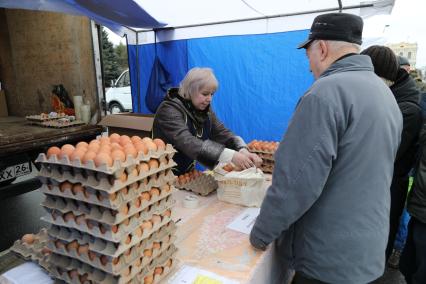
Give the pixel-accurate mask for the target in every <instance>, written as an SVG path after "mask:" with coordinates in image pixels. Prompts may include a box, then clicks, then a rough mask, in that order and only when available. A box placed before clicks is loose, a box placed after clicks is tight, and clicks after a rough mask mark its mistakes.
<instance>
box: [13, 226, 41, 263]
mask: <svg viewBox="0 0 426 284" xmlns="http://www.w3.org/2000/svg"><path fill="white" fill-rule="evenodd" d="M48 239H49V236H48V234H47V229H46V228H43V229H41V230H40V231H39V232H38V233H37V234H34V242H33V243H32V244H27V243H25V242H23V241H22V240H21V239H18V240H16V241H15V242H14V244H13V245H12V247H11V248H10V250H12V251H13V252H15V253H17V254H19V255H21V256H22V257H23V258H25V259H27V260H30V259H31V260H35V261H39V260H41V259H43V258H44V257H45V255H44V254H43V252H42V250H43V248H44V247H46V245H47V241H48Z"/></svg>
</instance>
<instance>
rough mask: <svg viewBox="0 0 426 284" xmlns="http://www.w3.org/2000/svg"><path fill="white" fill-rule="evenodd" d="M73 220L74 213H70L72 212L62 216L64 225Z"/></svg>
mask: <svg viewBox="0 0 426 284" xmlns="http://www.w3.org/2000/svg"><path fill="white" fill-rule="evenodd" d="M74 218H75V216H74V213H72V212H68V213H66V214H65V215H64V220H65V222H66V223H68V222H69V221H71V220H74Z"/></svg>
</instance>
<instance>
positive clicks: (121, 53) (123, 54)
mask: <svg viewBox="0 0 426 284" xmlns="http://www.w3.org/2000/svg"><path fill="white" fill-rule="evenodd" d="M115 53H116V54H117V58H118V66H119V67H118V68H119V69H120V73H121V72H123V71H124V70H126V69H129V62H128V60H127V46H126V45H124V44H123V43H121V42H120V44H119V45H117V46H116V47H115Z"/></svg>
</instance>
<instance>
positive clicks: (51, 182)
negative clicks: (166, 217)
mask: <svg viewBox="0 0 426 284" xmlns="http://www.w3.org/2000/svg"><path fill="white" fill-rule="evenodd" d="M130 178H131V179H132V180H133V177H130ZM174 179H175V176H174V174H173V172H172V171H171V170H164V171H161V172H159V173H155V174H152V175H151V176H148V177H145V178H143V179H140V180H137V181H134V182H133V183H130V184H129V185H127V186H124V187H122V188H120V189H119V190H118V191H116V192H112V193H108V192H105V191H102V190H98V189H96V188H93V187H91V186H84V191H79V192H77V193H75V194H74V193H73V192H72V191H71V190H69V189H67V190H64V191H61V190H60V185H61V182H59V181H58V180H56V179H53V178H43V179H42V180H43V182H47V184H42V186H41V188H40V189H39V190H40V191H41V192H43V193H44V194H46V195H49V196H58V197H63V198H67V199H72V200H80V201H84V202H86V203H89V204H94V205H99V206H103V207H108V208H111V209H119V208H120V207H121V206H122V205H123V204H124V203H127V202H129V201H131V200H134V199H135V198H138V197H139V196H140V194H141V193H143V192H146V191H149V190H150V189H151V188H152V187H158V188H160V189H161V188H162V187H164V186H166V185H170V184H171V183H172V182H173V181H174ZM128 182H131V180H130V181H128ZM75 184H80V183H71V186H73V185H75ZM126 184H127V182H126ZM112 194H114V199H113V200H111V199H112Z"/></svg>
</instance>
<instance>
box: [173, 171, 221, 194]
mask: <svg viewBox="0 0 426 284" xmlns="http://www.w3.org/2000/svg"><path fill="white" fill-rule="evenodd" d="M175 187H176V188H178V189H186V190H189V191H192V192H195V193H198V194H200V195H202V196H205V195H208V194H209V193H211V192H213V191H215V190H216V189H217V187H218V184H217V181H216V180H215V179H214V177H213V176H212V175H210V174H205V173H203V174H202V175H201V176H198V177H196V178H195V179H193V180H191V181H189V182H186V183H184V184H180V183H178V181H177V180H175Z"/></svg>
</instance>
